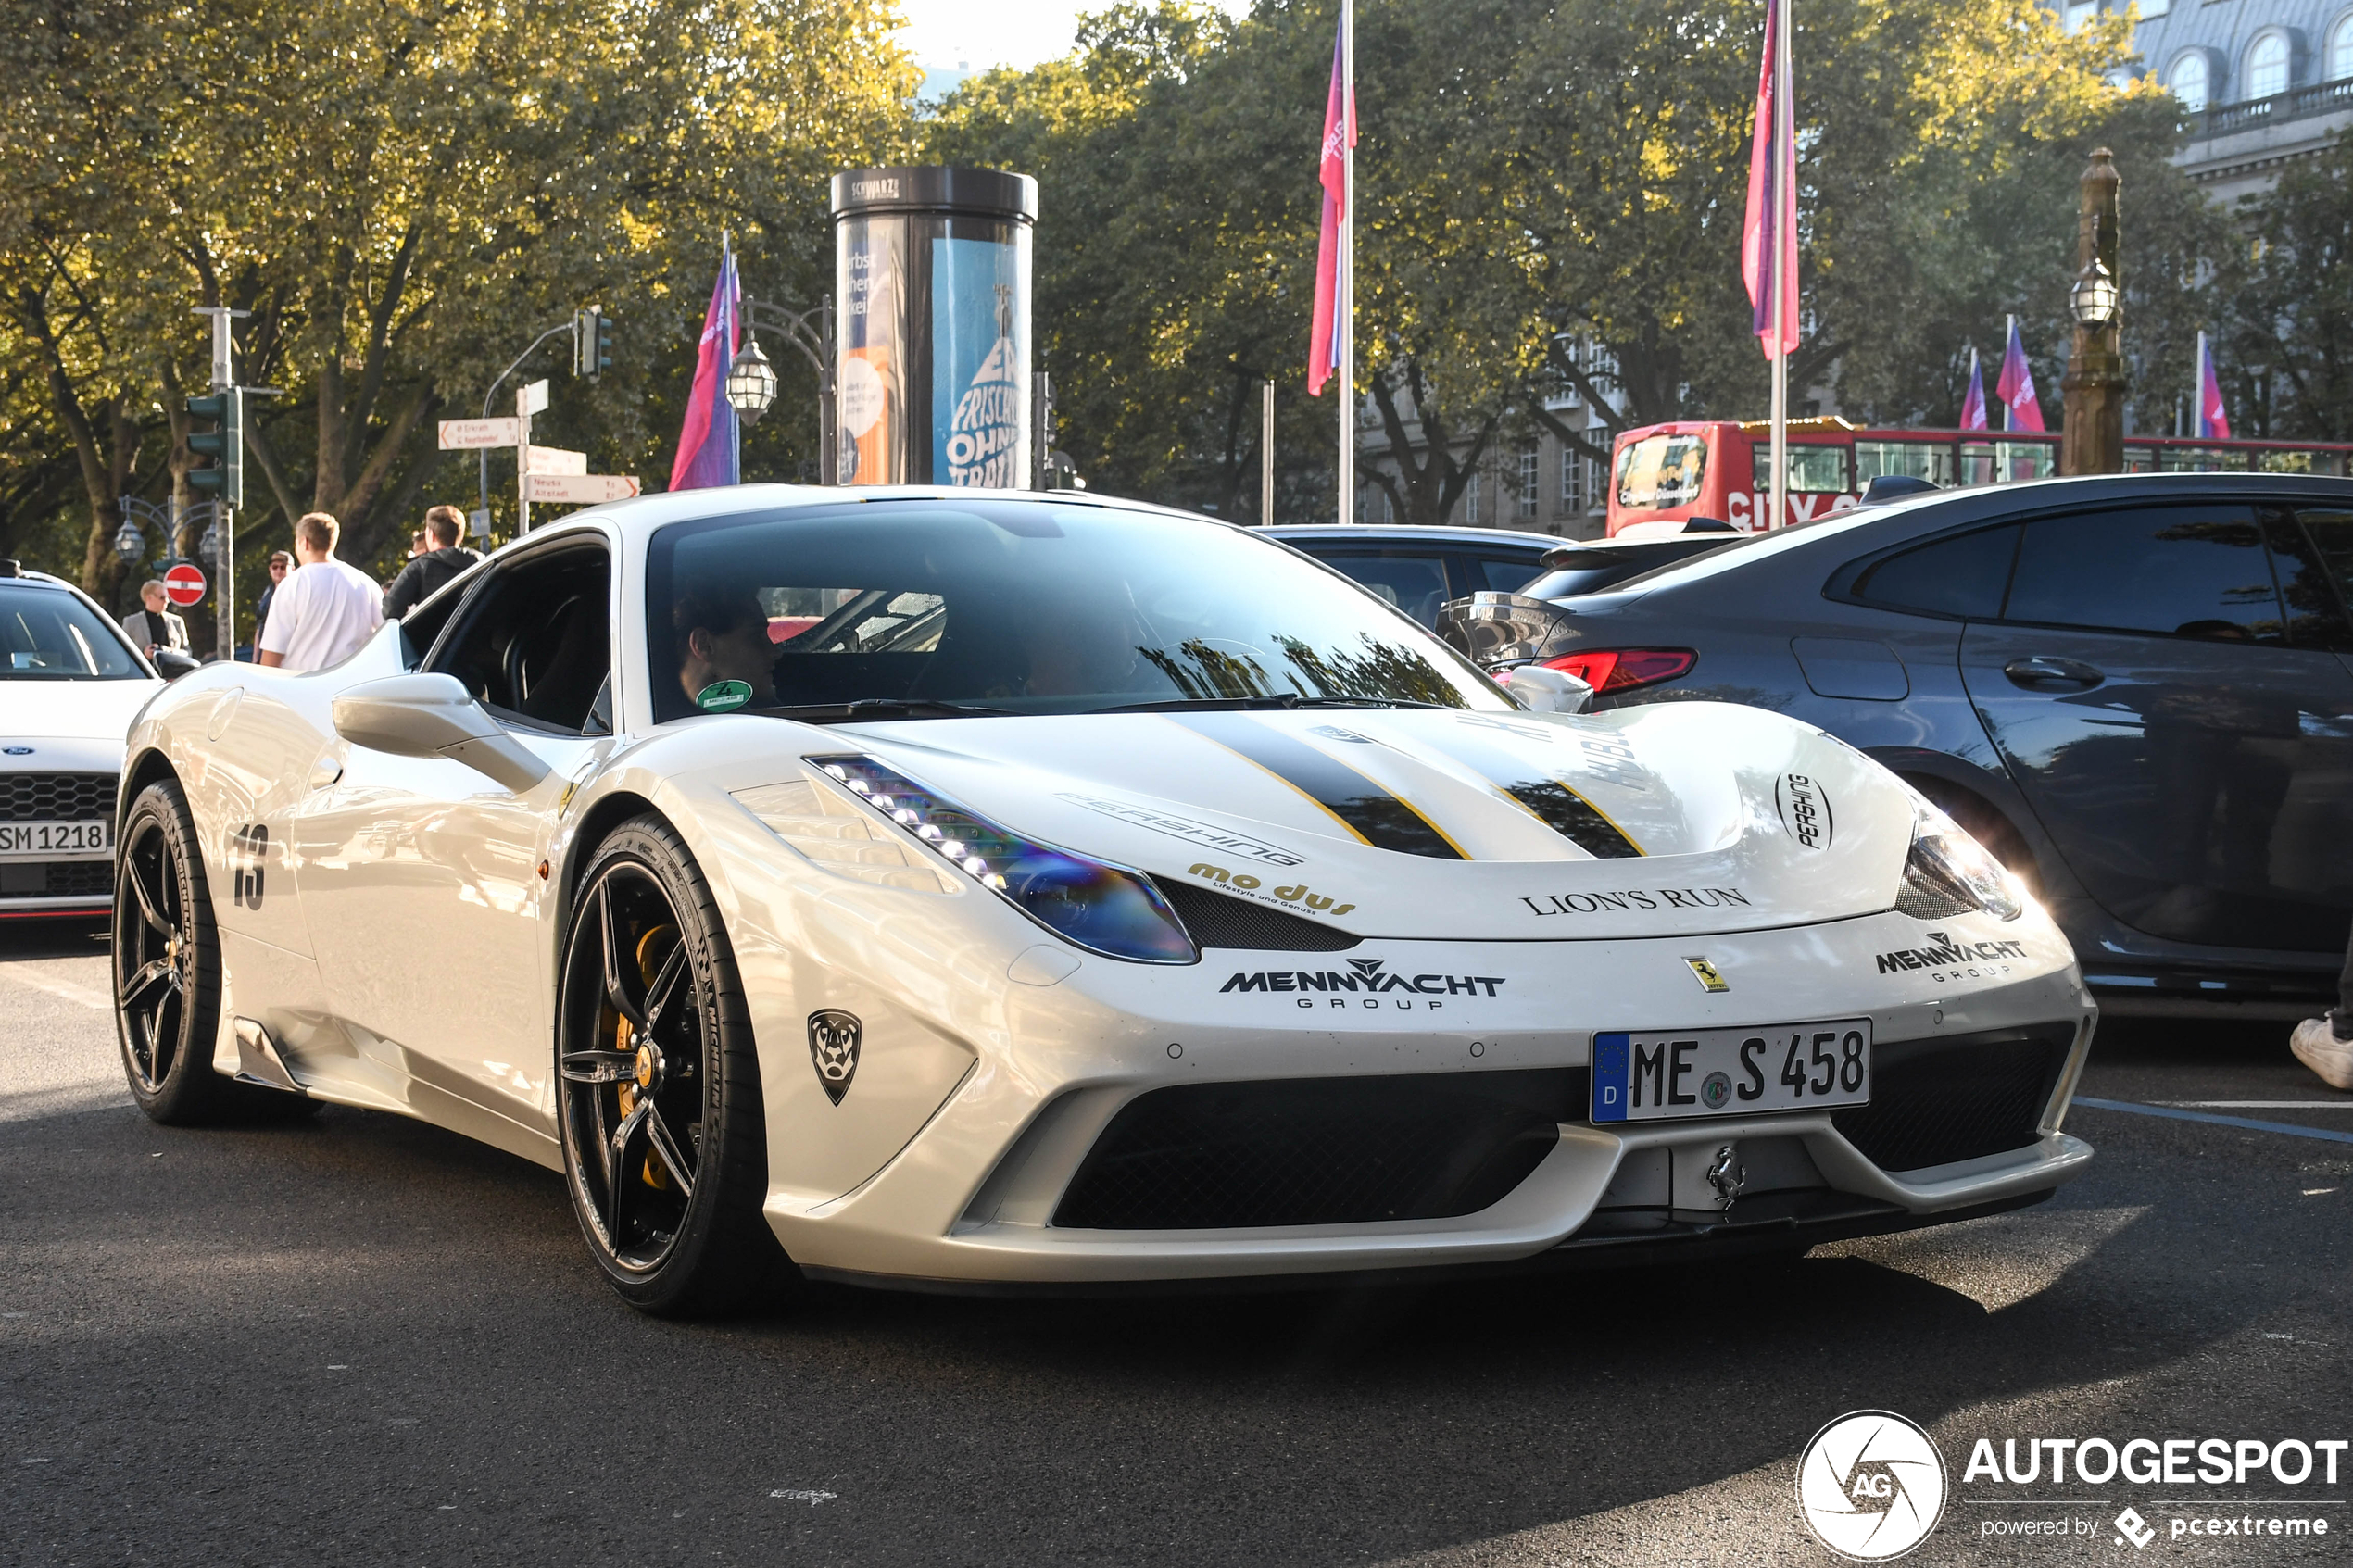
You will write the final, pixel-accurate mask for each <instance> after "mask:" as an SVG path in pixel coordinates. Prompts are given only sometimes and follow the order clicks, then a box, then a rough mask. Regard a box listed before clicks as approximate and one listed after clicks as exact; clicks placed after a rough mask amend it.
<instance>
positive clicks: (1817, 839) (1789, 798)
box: [1773, 773, 1835, 849]
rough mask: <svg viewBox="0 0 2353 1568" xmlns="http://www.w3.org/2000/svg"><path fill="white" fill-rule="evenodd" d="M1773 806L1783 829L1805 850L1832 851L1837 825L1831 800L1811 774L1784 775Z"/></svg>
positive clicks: (1776, 783) (1776, 791) (1779, 782)
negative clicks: (1829, 849)
mask: <svg viewBox="0 0 2353 1568" xmlns="http://www.w3.org/2000/svg"><path fill="white" fill-rule="evenodd" d="M1773 805H1774V806H1775V808H1776V809H1779V810H1780V814H1781V826H1782V827H1784V828H1786V829H1788V830H1789V835H1790V837H1792V838H1793V839H1795V840H1796V841H1797V844H1798V847H1800V848H1802V849H1828V848H1829V847H1831V834H1832V833H1833V832H1834V831H1835V824H1834V823H1833V822H1831V797H1829V796H1828V795H1827V794H1825V793H1824V792H1823V789H1822V786H1821V785H1820V784H1817V783H1816V782H1815V781H1814V778H1813V776H1812V775H1811V774H1807V773H1783V774H1782V775H1781V776H1780V779H1779V780H1777V781H1775V783H1774V784H1773Z"/></svg>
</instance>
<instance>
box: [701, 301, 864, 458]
mask: <svg viewBox="0 0 2353 1568" xmlns="http://www.w3.org/2000/svg"><path fill="white" fill-rule="evenodd" d="M738 308H739V310H740V313H741V315H742V318H743V323H744V345H743V347H742V349H741V350H739V351H738V352H737V353H736V359H735V363H733V364H731V365H729V366H728V367H727V401H728V402H730V403H732V404H734V405H735V408H736V417H737V418H738V419H740V420H743V421H744V423H746V424H755V423H757V422H758V421H759V419H760V416H761V415H762V414H764V413H766V412H767V411H768V409H769V408H770V407H771V406H772V405H773V404H774V402H775V401H776V387H777V382H776V367H775V366H774V364H773V363H772V362H771V361H770V360H769V358H768V356H767V354H766V353H764V352H763V351H762V350H761V346H760V338H759V335H758V332H757V329H758V328H760V327H766V328H767V329H768V330H769V331H771V332H782V333H784V334H785V337H786V340H787V341H789V342H790V343H791V344H792V345H793V346H794V347H795V348H798V349H799V350H800V352H801V357H802V358H805V359H807V360H808V361H809V363H810V367H811V368H812V369H813V370H815V371H816V372H817V483H820V484H832V483H836V479H835V475H836V472H837V470H838V469H839V467H840V463H841V454H840V453H839V452H837V450H835V448H836V446H837V442H836V441H835V438H834V301H833V296H832V295H826V296H825V298H824V300H823V301H821V302H820V303H819V304H818V305H817V307H816V308H815V309H813V310H787V309H786V308H785V307H782V306H780V305H769V304H766V303H764V302H762V301H761V300H757V299H754V298H752V297H751V295H744V296H743V302H742V304H741V306H740V307H738Z"/></svg>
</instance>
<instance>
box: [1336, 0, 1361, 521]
mask: <svg viewBox="0 0 2353 1568" xmlns="http://www.w3.org/2000/svg"><path fill="white" fill-rule="evenodd" d="M1355 132H1356V0H1340V193H1341V194H1340V268H1339V271H1340V278H1339V280H1338V287H1337V288H1336V290H1335V292H1336V293H1337V294H1338V295H1339V296H1340V297H1339V302H1338V308H1337V309H1336V310H1335V311H1334V314H1335V315H1337V316H1338V317H1339V318H1340V321H1339V330H1340V397H1339V399H1338V401H1339V404H1340V485H1339V492H1340V495H1339V500H1340V521H1341V522H1344V523H1346V522H1354V521H1356V135H1355Z"/></svg>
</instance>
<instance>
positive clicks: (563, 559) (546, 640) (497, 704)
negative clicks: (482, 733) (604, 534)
mask: <svg viewBox="0 0 2353 1568" xmlns="http://www.w3.org/2000/svg"><path fill="white" fill-rule="evenodd" d="M611 572H612V568H611V563H610V559H609V558H608V557H607V556H606V553H605V548H604V546H603V544H602V543H601V542H598V543H595V544H589V545H576V546H563V547H560V548H556V549H551V550H547V551H545V552H535V553H534V554H532V555H529V556H526V557H524V558H522V559H520V560H516V561H512V562H509V563H505V564H503V565H500V566H497V567H494V568H492V569H491V571H490V573H489V575H488V576H487V577H486V578H485V579H484V581H483V583H481V585H480V586H479V587H477V588H475V589H474V590H473V592H472V593H470V594H468V595H467V596H466V603H465V607H464V618H463V620H462V621H459V624H458V625H457V627H456V628H455V629H454V631H453V632H452V633H451V634H450V636H449V638H448V640H447V641H446V642H445V643H444V644H443V645H442V646H440V647H438V648H436V649H435V650H434V655H433V657H432V659H430V660H429V661H428V666H427V667H428V668H429V669H431V670H434V671H440V672H442V673H446V674H450V675H455V676H456V677H457V678H458V679H459V681H461V682H463V683H464V684H465V687H466V689H467V690H468V691H470V692H472V694H473V695H474V697H475V699H476V700H477V701H479V702H480V703H481V704H482V705H483V706H484V708H487V709H490V710H491V712H493V713H494V714H497V716H498V717H499V718H501V719H506V720H510V721H522V722H524V723H528V724H534V725H537V726H539V727H542V728H545V729H550V730H560V731H562V732H564V733H566V734H584V733H587V732H588V731H589V729H590V725H591V720H592V717H593V716H594V715H595V714H596V712H597V704H598V694H599V693H600V692H601V691H602V690H603V689H604V686H605V683H606V681H607V679H608V678H609V677H610V674H611V672H612V651H611V649H612V644H611V625H610V618H611V603H610V594H609V592H608V590H609V587H610V583H611Z"/></svg>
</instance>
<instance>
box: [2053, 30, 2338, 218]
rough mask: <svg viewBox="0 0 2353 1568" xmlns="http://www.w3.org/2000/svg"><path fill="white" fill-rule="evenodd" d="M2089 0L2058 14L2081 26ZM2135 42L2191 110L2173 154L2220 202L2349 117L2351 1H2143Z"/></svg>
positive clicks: (2301, 154)
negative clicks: (2186, 131) (2184, 138)
mask: <svg viewBox="0 0 2353 1568" xmlns="http://www.w3.org/2000/svg"><path fill="white" fill-rule="evenodd" d="M2097 4H2098V0H2094V3H2093V4H2084V5H2073V4H2069V3H2068V0H2058V6H2059V14H2060V16H2061V17H2062V18H2063V19H2066V21H2067V22H2068V24H2069V25H2070V26H2080V25H2082V22H2084V21H2085V20H2088V19H2090V18H2091V17H2092V15H2093V14H2094V13H2095V9H2096V6H2097ZM2133 49H2134V51H2135V53H2136V54H2137V55H2138V56H2140V59H2139V66H2138V68H2137V69H2139V70H2140V71H2142V72H2145V73H2147V74H2150V75H2154V76H2155V77H2156V78H2157V80H2158V81H2159V82H2163V83H2164V84H2165V85H2166V86H2168V87H2170V88H2171V89H2172V90H2173V93H2174V94H2175V95H2176V96H2177V97H2179V98H2180V99H2181V100H2182V106H2183V107H2184V108H2185V109H2188V110H2189V111H2190V113H2191V121H2190V139H2189V142H2188V144H2186V145H2184V146H2183V149H2182V151H2181V153H2180V155H2179V156H2178V157H2176V158H2175V160H2174V161H2175V162H2176V163H2177V164H2179V165H2180V166H2181V168H2182V169H2183V171H2184V172H2186V173H2187V174H2188V175H2189V176H2190V178H2191V179H2192V180H2195V181H2196V182H2197V183H2198V184H2199V185H2200V186H2202V187H2203V188H2204V189H2205V190H2206V192H2207V194H2208V195H2209V196H2211V197H2212V198H2213V199H2214V200H2215V201H2217V202H2220V203H2221V204H2222V205H2223V206H2225V207H2233V208H2235V207H2237V205H2238V203H2239V200H2240V198H2242V197H2245V196H2249V195H2254V194H2259V193H2260V192H2262V191H2264V190H2267V189H2269V188H2270V187H2271V184H2272V182H2274V181H2276V180H2277V179H2278V178H2279V176H2280V171H2281V170H2282V169H2285V168H2286V167H2287V166H2289V165H2290V164H2293V163H2295V162H2296V160H2298V159H2300V158H2309V157H2313V156H2315V155H2316V154H2318V153H2320V152H2321V151H2322V149H2324V148H2325V147H2327V146H2328V145H2329V144H2330V143H2332V142H2334V140H2335V139H2336V137H2337V135H2338V133H2339V132H2342V131H2344V129H2345V128H2346V127H2347V125H2353V0H2140V19H2139V21H2138V22H2137V23H2136V24H2135V26H2134V28H2133Z"/></svg>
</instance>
